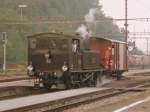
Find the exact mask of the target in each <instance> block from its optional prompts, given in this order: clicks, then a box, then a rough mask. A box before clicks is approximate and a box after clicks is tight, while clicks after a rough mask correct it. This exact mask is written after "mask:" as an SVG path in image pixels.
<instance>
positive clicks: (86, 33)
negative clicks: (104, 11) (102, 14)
mask: <svg viewBox="0 0 150 112" xmlns="http://www.w3.org/2000/svg"><path fill="white" fill-rule="evenodd" d="M97 11H98V10H97V9H96V8H91V9H90V10H89V12H88V14H86V15H85V17H84V19H85V22H86V25H84V24H81V25H80V26H79V27H78V28H77V30H76V32H77V33H79V34H80V35H81V36H82V37H83V39H88V38H89V37H90V36H91V35H92V30H91V29H93V27H94V26H93V25H95V15H96V13H97ZM94 30H95V29H94Z"/></svg>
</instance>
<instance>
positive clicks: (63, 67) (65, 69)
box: [62, 62, 68, 72]
mask: <svg viewBox="0 0 150 112" xmlns="http://www.w3.org/2000/svg"><path fill="white" fill-rule="evenodd" d="M67 70H68V67H67V65H66V63H65V62H64V65H63V66H62V71H64V72H65V71H67Z"/></svg>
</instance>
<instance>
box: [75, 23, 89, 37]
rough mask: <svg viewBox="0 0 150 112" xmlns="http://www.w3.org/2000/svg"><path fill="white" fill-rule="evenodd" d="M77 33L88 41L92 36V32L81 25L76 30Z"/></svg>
mask: <svg viewBox="0 0 150 112" xmlns="http://www.w3.org/2000/svg"><path fill="white" fill-rule="evenodd" d="M76 32H77V33H79V34H80V35H81V37H83V39H88V38H89V37H90V36H91V31H88V29H87V27H86V26H85V25H84V24H81V25H80V26H79V27H78V29H77V30H76Z"/></svg>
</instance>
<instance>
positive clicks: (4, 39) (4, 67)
mask: <svg viewBox="0 0 150 112" xmlns="http://www.w3.org/2000/svg"><path fill="white" fill-rule="evenodd" d="M2 42H3V49H4V56H3V58H4V59H3V72H4V73H6V44H7V33H6V32H2Z"/></svg>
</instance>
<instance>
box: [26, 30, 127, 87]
mask: <svg viewBox="0 0 150 112" xmlns="http://www.w3.org/2000/svg"><path fill="white" fill-rule="evenodd" d="M126 51H127V45H126V43H125V42H122V41H117V40H111V39H105V38H100V37H90V38H89V39H86V40H84V39H83V38H82V37H80V35H65V34H62V33H40V34H36V35H32V36H28V67H27V69H28V75H29V77H31V78H33V79H35V81H34V82H35V83H34V84H35V86H38V85H43V86H44V87H45V88H54V87H55V88H58V89H69V88H79V87H83V86H88V87H89V86H97V84H98V83H100V81H101V77H102V76H103V75H107V76H108V75H110V76H116V77H117V78H118V79H120V77H121V74H122V73H123V72H124V71H126V70H127V54H126V53H127V52H126Z"/></svg>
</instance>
